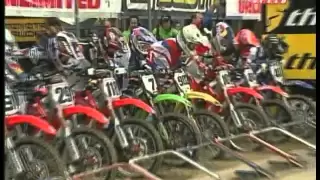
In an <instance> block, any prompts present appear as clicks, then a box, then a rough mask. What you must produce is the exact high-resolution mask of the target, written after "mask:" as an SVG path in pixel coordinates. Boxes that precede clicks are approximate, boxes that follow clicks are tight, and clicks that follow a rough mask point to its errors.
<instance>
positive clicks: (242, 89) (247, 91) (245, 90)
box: [227, 87, 263, 99]
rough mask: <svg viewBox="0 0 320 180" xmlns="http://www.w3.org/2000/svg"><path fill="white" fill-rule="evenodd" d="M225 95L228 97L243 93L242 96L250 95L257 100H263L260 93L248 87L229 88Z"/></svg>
mask: <svg viewBox="0 0 320 180" xmlns="http://www.w3.org/2000/svg"><path fill="white" fill-rule="evenodd" d="M227 93H228V95H233V94H237V93H244V94H248V95H251V96H253V97H255V98H257V99H263V96H262V95H261V94H260V93H258V92H257V91H256V90H254V89H252V88H248V87H230V88H228V89H227Z"/></svg>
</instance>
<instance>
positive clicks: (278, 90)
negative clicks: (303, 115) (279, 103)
mask: <svg viewBox="0 0 320 180" xmlns="http://www.w3.org/2000/svg"><path fill="white" fill-rule="evenodd" d="M256 89H257V90H258V91H265V90H271V91H273V92H275V93H277V94H280V95H282V96H284V97H289V95H288V93H286V92H285V91H284V90H282V89H281V88H280V87H278V86H271V85H262V86H259V87H257V88H256Z"/></svg>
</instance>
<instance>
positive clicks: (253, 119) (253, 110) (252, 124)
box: [225, 103, 269, 151]
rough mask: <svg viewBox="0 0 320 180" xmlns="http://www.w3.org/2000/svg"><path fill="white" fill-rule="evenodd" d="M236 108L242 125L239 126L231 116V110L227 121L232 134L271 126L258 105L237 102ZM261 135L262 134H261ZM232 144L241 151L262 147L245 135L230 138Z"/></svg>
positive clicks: (226, 118)
mask: <svg viewBox="0 0 320 180" xmlns="http://www.w3.org/2000/svg"><path fill="white" fill-rule="evenodd" d="M234 110H235V112H236V113H237V115H238V117H239V119H240V122H241V123H242V127H240V128H238V127H237V126H236V125H235V123H234V119H233V118H232V117H231V116H230V113H229V110H228V113H227V115H226V117H225V122H226V124H227V126H228V128H229V131H230V134H231V135H238V134H241V133H247V132H248V131H252V130H259V129H263V128H266V127H268V126H269V121H268V119H267V117H266V115H265V114H264V112H262V111H261V110H260V109H259V108H258V107H257V106H254V105H252V104H244V103H237V104H235V105H234ZM260 137H261V136H260ZM230 143H231V145H232V146H233V147H234V148H235V149H237V150H240V151H253V150H258V149H260V148H261V145H260V144H257V143H256V142H254V141H253V140H251V139H250V138H249V137H243V138H238V139H232V140H230Z"/></svg>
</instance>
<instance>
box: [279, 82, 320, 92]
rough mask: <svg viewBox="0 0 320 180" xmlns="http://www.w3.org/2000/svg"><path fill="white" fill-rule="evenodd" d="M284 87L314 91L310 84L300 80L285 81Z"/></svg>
mask: <svg viewBox="0 0 320 180" xmlns="http://www.w3.org/2000/svg"><path fill="white" fill-rule="evenodd" d="M285 85H286V86H300V87H303V88H307V89H310V90H314V89H315V88H314V87H313V86H312V85H311V84H309V83H307V82H304V81H300V80H287V81H286V82H285Z"/></svg>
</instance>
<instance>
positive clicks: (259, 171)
mask: <svg viewBox="0 0 320 180" xmlns="http://www.w3.org/2000/svg"><path fill="white" fill-rule="evenodd" d="M270 131H278V132H281V133H283V134H285V135H287V136H289V137H291V138H293V139H295V140H297V141H299V142H300V143H302V144H304V145H306V146H307V147H309V148H311V149H313V150H316V146H315V145H314V144H311V143H309V142H307V141H306V140H304V139H302V138H299V137H298V136H296V135H294V134H292V133H290V132H288V131H287V130H284V129H281V128H278V127H268V128H265V129H261V130H255V131H251V132H249V133H243V134H239V135H235V136H231V137H227V138H216V139H214V140H213V141H212V142H207V143H203V144H200V145H197V146H192V147H185V148H179V149H177V150H175V151H174V150H168V151H161V152H158V153H155V154H150V155H146V156H142V157H137V158H133V159H131V160H130V161H129V164H134V165H136V164H135V163H136V162H138V161H141V160H145V159H150V158H154V157H157V156H162V155H166V154H173V155H175V156H178V157H179V158H181V159H183V160H185V161H187V162H188V163H190V164H192V165H193V166H194V167H196V168H198V169H199V170H201V171H203V172H205V173H206V174H208V175H209V176H211V177H213V178H215V179H221V178H220V176H219V175H218V174H216V173H214V172H212V171H210V170H208V169H207V168H205V167H204V166H202V165H200V164H199V163H197V162H195V161H193V160H191V159H190V158H188V157H186V156H185V155H183V154H181V153H180V152H183V151H189V150H193V149H198V148H201V147H204V146H208V145H214V146H216V147H217V148H219V149H221V150H222V151H225V152H227V153H229V154H230V155H232V156H233V157H235V158H237V159H238V160H240V161H241V162H243V163H245V164H246V165H248V166H249V167H250V168H252V169H253V170H254V172H250V171H241V170H238V171H235V173H236V174H237V175H238V176H242V177H244V175H248V174H249V175H251V176H252V175H254V176H255V177H262V176H263V177H266V178H269V179H272V178H274V177H275V175H274V174H273V173H272V172H269V171H268V170H266V169H264V168H262V167H261V166H259V165H258V164H256V163H254V162H252V161H250V160H249V159H247V158H246V157H244V156H243V155H241V154H239V153H237V152H235V151H233V150H231V149H229V148H228V147H226V146H224V145H223V144H222V142H225V141H230V140H232V139H238V138H242V137H248V138H251V139H252V140H254V141H256V142H257V143H260V144H262V145H264V146H265V147H267V148H268V149H270V150H271V151H272V152H275V153H277V154H278V155H280V156H281V157H283V158H284V159H286V160H287V161H288V162H290V163H291V164H293V165H295V166H296V167H300V168H302V167H303V165H302V163H301V162H300V161H299V160H298V159H297V158H296V157H294V156H293V155H291V154H288V153H286V152H285V151H283V150H281V149H279V148H277V147H275V146H273V145H271V144H270V143H267V142H266V141H264V140H262V139H260V138H258V137H257V136H256V135H257V134H263V133H267V132H270ZM246 178H247V176H246ZM246 178H244V179H246Z"/></svg>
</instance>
